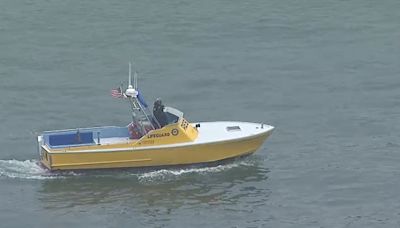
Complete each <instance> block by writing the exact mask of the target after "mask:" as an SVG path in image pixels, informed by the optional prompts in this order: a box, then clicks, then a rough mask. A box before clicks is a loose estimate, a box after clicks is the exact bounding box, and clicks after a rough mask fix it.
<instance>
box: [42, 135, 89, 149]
mask: <svg viewBox="0 0 400 228" xmlns="http://www.w3.org/2000/svg"><path fill="white" fill-rule="evenodd" d="M91 143H94V141H93V132H75V133H63V134H56V135H49V144H50V146H62V145H79V144H91Z"/></svg>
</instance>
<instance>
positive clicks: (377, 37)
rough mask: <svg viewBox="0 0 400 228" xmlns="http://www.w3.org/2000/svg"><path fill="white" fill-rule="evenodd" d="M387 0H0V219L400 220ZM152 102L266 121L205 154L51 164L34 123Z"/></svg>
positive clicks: (399, 146)
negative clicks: (95, 165) (130, 90)
mask: <svg viewBox="0 0 400 228" xmlns="http://www.w3.org/2000/svg"><path fill="white" fill-rule="evenodd" d="M399 10H400V1H397V0H383V1H372V0H347V1H333V0H327V1H317V0H309V1H304V0H300V1H287V0H283V1H277V0H265V1H261V0H254V1H209V0H205V1H182V0H172V1H128V0H122V1H114V2H113V1H104V0H98V1H76V0H71V1H56V0H36V1H28V0H23V1H12V0H2V1H0V123H1V127H0V221H1V223H0V227H27V226H29V227H400V197H399V189H400V165H399V164H400V139H399V132H400V126H399V125H400V118H399V115H400V42H399V40H400V23H399V22H400V13H399ZM129 61H133V62H134V68H135V70H136V71H138V73H139V77H140V78H139V86H140V88H141V90H142V92H143V93H144V95H145V98H146V99H147V101H148V102H149V103H151V102H152V101H153V100H154V99H156V98H157V97H161V98H162V99H163V101H164V103H166V104H167V105H169V106H173V107H177V108H178V109H180V110H182V111H183V112H185V115H186V117H187V118H188V119H189V120H191V121H215V120H240V121H251V122H264V123H267V124H270V125H273V126H275V127H276V130H275V131H274V133H273V135H272V136H271V138H269V139H268V140H267V141H266V143H265V144H264V145H263V147H262V148H261V149H260V150H259V151H258V152H257V153H256V154H254V155H252V156H249V157H247V158H245V159H239V160H235V161H232V162H229V163H226V164H221V165H217V166H211V167H186V168H182V167H177V168H171V169H160V170H117V171H95V172H56V173H51V172H48V171H46V170H44V169H42V168H41V167H40V166H38V164H37V159H38V154H37V149H36V148H37V147H36V142H35V141H36V136H37V135H38V134H39V133H40V132H42V131H44V130H53V129H64V128H75V127H90V126H102V125H125V124H126V123H127V122H129V109H128V106H127V104H126V103H124V101H122V100H118V99H113V98H111V97H110V96H109V91H110V89H111V88H114V87H117V86H119V84H120V83H121V82H125V84H126V80H127V74H128V62H129Z"/></svg>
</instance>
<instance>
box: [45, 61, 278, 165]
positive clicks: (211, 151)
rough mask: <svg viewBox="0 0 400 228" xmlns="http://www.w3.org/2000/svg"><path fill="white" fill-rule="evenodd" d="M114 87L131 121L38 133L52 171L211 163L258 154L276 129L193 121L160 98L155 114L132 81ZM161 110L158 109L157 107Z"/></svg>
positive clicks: (226, 122) (262, 126)
mask: <svg viewBox="0 0 400 228" xmlns="http://www.w3.org/2000/svg"><path fill="white" fill-rule="evenodd" d="M130 72H131V70H130V67H129V86H128V88H127V89H126V90H125V91H124V92H123V90H122V87H120V88H119V89H118V90H117V91H114V96H120V97H122V98H125V99H126V100H127V101H128V102H129V104H130V106H131V111H132V122H131V123H130V124H128V125H127V126H125V127H118V126H107V127H93V128H78V129H68V130H57V131H46V132H43V133H42V134H41V135H40V136H38V149H39V154H40V162H41V164H43V166H45V167H46V168H48V169H50V170H76V169H103V168H130V167H159V166H174V165H188V164H199V163H212V162H218V161H222V160H226V159H231V158H235V157H240V156H245V155H249V154H252V153H254V152H255V151H256V150H257V149H259V148H260V146H261V145H262V144H263V143H264V141H265V140H266V139H267V137H268V136H269V135H270V134H271V133H272V131H273V129H274V127H273V126H270V125H266V124H263V123H249V122H234V121H217V122H189V121H187V120H186V119H185V118H184V114H183V113H182V112H181V111H179V110H177V109H175V108H172V107H164V106H163V105H162V103H161V102H155V105H156V106H157V107H155V108H154V109H153V110H154V111H153V113H151V112H150V111H149V109H148V106H147V104H146V103H145V101H144V99H143V96H142V95H141V93H139V91H138V88H137V76H136V74H135V75H134V76H135V77H134V86H132V83H131V73H130ZM160 108H161V112H157V111H156V109H158V110H160Z"/></svg>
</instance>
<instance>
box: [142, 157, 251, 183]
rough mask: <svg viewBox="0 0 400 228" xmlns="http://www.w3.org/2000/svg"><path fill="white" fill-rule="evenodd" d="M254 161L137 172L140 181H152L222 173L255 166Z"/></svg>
mask: <svg viewBox="0 0 400 228" xmlns="http://www.w3.org/2000/svg"><path fill="white" fill-rule="evenodd" d="M253 165H254V161H252V160H248V159H247V160H240V161H233V162H232V163H227V164H221V165H217V166H210V167H208V166H206V167H192V168H189V167H188V168H181V169H176V168H170V169H160V170H155V171H150V172H146V173H142V174H139V175H137V174H135V175H137V176H138V179H139V181H142V182H143V181H144V182H148V181H149V182H151V181H161V180H171V179H174V178H179V177H182V176H188V175H193V174H195V175H207V174H212V173H220V172H223V171H226V170H230V169H233V168H237V167H242V166H253Z"/></svg>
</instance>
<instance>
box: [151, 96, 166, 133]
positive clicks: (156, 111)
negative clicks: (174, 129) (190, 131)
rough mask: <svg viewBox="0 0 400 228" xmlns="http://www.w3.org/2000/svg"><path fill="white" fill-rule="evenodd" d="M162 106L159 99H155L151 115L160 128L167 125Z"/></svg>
mask: <svg viewBox="0 0 400 228" xmlns="http://www.w3.org/2000/svg"><path fill="white" fill-rule="evenodd" d="M164 107H165V106H164V105H163V103H162V101H161V99H160V98H157V99H156V101H155V102H154V105H153V115H154V117H155V118H156V119H157V121H158V123H159V124H160V127H164V126H165V125H167V124H168V122H167V116H166V114H165V113H164Z"/></svg>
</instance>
